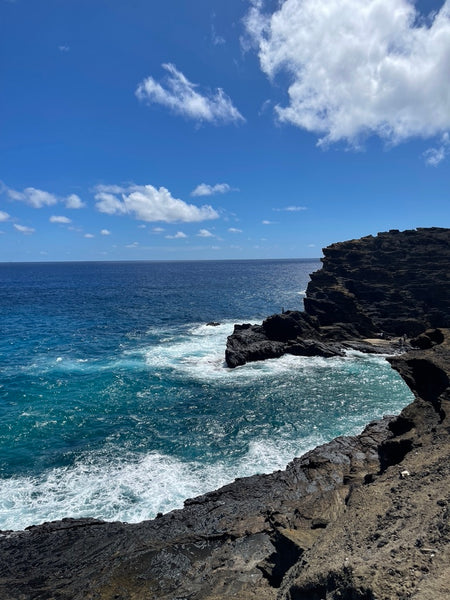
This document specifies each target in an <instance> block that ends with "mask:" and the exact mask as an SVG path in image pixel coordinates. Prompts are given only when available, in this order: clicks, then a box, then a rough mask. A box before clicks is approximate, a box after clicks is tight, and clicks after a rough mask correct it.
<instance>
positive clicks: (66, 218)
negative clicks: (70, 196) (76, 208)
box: [49, 215, 72, 223]
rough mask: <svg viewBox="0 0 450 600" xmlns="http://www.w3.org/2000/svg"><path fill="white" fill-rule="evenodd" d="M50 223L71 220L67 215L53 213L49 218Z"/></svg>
mask: <svg viewBox="0 0 450 600" xmlns="http://www.w3.org/2000/svg"><path fill="white" fill-rule="evenodd" d="M49 221H50V223H72V220H71V219H69V218H68V217H63V216H57V215H53V216H52V217H50V219H49Z"/></svg>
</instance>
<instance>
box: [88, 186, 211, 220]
mask: <svg viewBox="0 0 450 600" xmlns="http://www.w3.org/2000/svg"><path fill="white" fill-rule="evenodd" d="M96 191H97V193H96V194H95V199H96V201H97V204H96V206H97V210H99V211H100V212H102V213H106V214H109V215H125V214H128V215H132V216H133V217H135V218H136V219H139V220H141V221H148V222H155V221H162V222H165V223H194V222H199V221H207V220H210V219H217V218H218V217H219V214H218V213H217V212H216V211H215V210H214V209H213V208H212V206H209V205H204V206H200V207H199V206H195V205H194V204H188V203H186V202H184V201H183V200H179V199H178V198H174V197H173V196H172V195H171V193H170V192H169V190H167V189H166V188H164V187H160V188H159V189H157V188H155V187H153V186H152V185H131V186H128V187H127V188H122V187H120V186H115V185H113V186H107V185H101V186H97V188H96ZM119 194H120V198H119Z"/></svg>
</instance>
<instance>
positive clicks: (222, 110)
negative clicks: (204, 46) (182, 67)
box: [135, 63, 245, 125]
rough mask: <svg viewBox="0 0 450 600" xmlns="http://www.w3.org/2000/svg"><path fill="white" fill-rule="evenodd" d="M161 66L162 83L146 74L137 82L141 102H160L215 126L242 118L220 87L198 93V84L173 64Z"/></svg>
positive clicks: (238, 120)
mask: <svg viewBox="0 0 450 600" xmlns="http://www.w3.org/2000/svg"><path fill="white" fill-rule="evenodd" d="M162 66H163V68H164V69H165V70H166V71H167V72H168V76H167V77H166V79H165V80H164V81H163V83H162V84H161V83H158V82H157V81H156V80H155V79H154V78H153V77H147V78H146V79H144V80H143V81H141V83H140V84H139V85H138V87H137V89H136V92H135V93H136V96H137V98H138V99H139V100H141V101H142V102H147V103H148V104H160V105H162V106H165V107H167V108H169V109H170V110H172V111H173V112H174V113H177V114H180V115H183V116H184V117H187V118H189V119H194V120H195V121H200V122H203V121H204V122H207V123H212V124H214V125H219V124H224V123H239V122H244V121H245V119H244V117H243V116H242V115H241V113H240V112H239V111H238V109H237V108H236V107H235V106H234V105H233V103H232V101H231V99H230V98H229V97H228V96H227V95H226V94H225V92H224V91H223V90H222V89H221V88H218V89H217V90H216V91H215V92H211V91H207V92H204V93H203V94H201V93H200V92H198V91H197V88H198V85H197V84H195V83H192V82H190V81H189V80H188V79H187V78H186V77H185V76H184V75H183V73H181V71H178V69H177V68H176V67H175V65H173V64H170V63H167V64H163V65H162Z"/></svg>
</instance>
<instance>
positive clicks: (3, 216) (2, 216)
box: [0, 210, 11, 223]
mask: <svg viewBox="0 0 450 600" xmlns="http://www.w3.org/2000/svg"><path fill="white" fill-rule="evenodd" d="M10 218H11V217H10V215H9V214H8V213H7V212H5V211H3V210H0V223H2V222H4V221H8V220H9V219H10Z"/></svg>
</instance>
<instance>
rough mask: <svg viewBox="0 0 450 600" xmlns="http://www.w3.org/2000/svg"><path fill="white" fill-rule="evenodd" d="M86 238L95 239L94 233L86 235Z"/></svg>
mask: <svg viewBox="0 0 450 600" xmlns="http://www.w3.org/2000/svg"><path fill="white" fill-rule="evenodd" d="M84 237H85V238H87V239H88V240H90V239H92V238H93V237H95V235H94V234H93V233H85V234H84Z"/></svg>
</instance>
